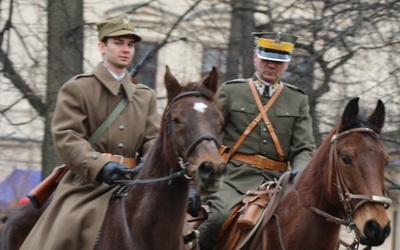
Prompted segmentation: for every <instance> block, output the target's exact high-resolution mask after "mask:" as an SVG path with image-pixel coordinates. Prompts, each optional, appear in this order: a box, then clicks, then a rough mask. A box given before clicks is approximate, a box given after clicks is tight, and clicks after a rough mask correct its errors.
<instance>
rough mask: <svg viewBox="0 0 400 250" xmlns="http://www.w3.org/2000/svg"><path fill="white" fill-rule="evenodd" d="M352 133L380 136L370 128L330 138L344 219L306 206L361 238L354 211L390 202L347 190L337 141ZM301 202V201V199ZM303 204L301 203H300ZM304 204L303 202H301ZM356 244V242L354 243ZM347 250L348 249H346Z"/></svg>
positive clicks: (385, 205) (331, 162) (351, 130)
mask: <svg viewBox="0 0 400 250" xmlns="http://www.w3.org/2000/svg"><path fill="white" fill-rule="evenodd" d="M352 133H370V134H372V135H373V136H375V137H376V138H380V136H379V135H378V134H377V133H376V132H375V131H374V130H372V129H370V128H354V129H350V130H347V131H344V132H341V133H339V134H334V135H333V136H332V138H331V141H330V142H331V148H330V153H329V164H330V166H334V167H335V172H336V187H337V191H338V196H339V201H340V202H341V204H342V205H343V208H344V211H345V215H346V218H344V219H342V218H337V217H335V216H332V215H330V214H328V213H326V212H324V211H321V210H320V209H318V208H316V207H314V206H307V205H306V207H308V208H309V209H310V210H311V211H313V212H315V213H316V214H318V215H320V216H323V217H325V218H326V220H327V221H330V222H334V223H337V224H342V225H344V226H346V228H347V231H348V232H351V231H352V230H354V231H355V232H356V233H357V234H358V235H359V236H361V232H360V230H359V229H358V228H357V226H356V224H355V223H354V221H353V215H354V213H355V211H357V210H358V209H359V208H360V207H361V206H362V205H364V204H366V203H380V204H383V206H384V207H385V208H386V209H387V208H389V206H390V205H391V204H392V200H391V199H390V198H388V197H385V196H380V195H366V194H352V193H351V192H350V190H349V189H348V187H347V185H346V183H345V182H344V179H343V175H342V172H341V171H340V167H339V159H338V157H339V156H338V154H337V153H336V152H337V141H338V140H340V139H342V138H343V137H345V136H347V135H350V134H352ZM296 194H297V196H298V197H299V198H300V199H301V197H300V194H299V193H298V192H297V191H296ZM301 200H302V199H301ZM353 200H359V201H358V202H357V203H356V205H355V206H354V207H352V205H351V201H353ZM302 202H303V201H302ZM303 203H304V202H303ZM355 243H358V242H355ZM355 243H353V244H352V245H351V246H353V247H357V248H351V249H358V244H355ZM348 249H349V248H348Z"/></svg>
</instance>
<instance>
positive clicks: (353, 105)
mask: <svg viewBox="0 0 400 250" xmlns="http://www.w3.org/2000/svg"><path fill="white" fill-rule="evenodd" d="M359 99H360V98H359V97H356V98H353V99H351V100H350V101H349V103H348V104H347V106H346V108H345V110H344V112H343V115H342V121H341V129H345V128H350V127H351V126H353V125H354V124H355V123H356V122H357V119H358V111H359V108H358V100H359Z"/></svg>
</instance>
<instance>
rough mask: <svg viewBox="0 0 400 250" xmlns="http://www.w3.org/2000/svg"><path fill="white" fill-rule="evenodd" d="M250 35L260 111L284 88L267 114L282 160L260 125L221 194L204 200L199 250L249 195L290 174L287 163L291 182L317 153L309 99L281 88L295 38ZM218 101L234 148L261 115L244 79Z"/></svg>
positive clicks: (233, 162) (226, 87)
mask: <svg viewBox="0 0 400 250" xmlns="http://www.w3.org/2000/svg"><path fill="white" fill-rule="evenodd" d="M252 35H254V36H256V37H258V44H257V48H256V51H255V53H254V66H255V73H254V75H253V77H252V80H253V81H252V82H251V83H252V84H254V85H255V87H256V88H255V93H256V94H257V95H259V96H260V97H259V98H260V99H261V102H262V105H265V104H266V103H267V102H268V101H269V100H270V99H271V98H272V97H273V94H275V93H276V92H275V91H276V90H277V87H279V85H280V84H282V85H283V88H282V90H281V92H280V95H277V99H276V100H275V102H274V103H273V105H272V106H271V108H270V109H269V111H268V112H267V116H268V118H269V120H270V123H271V125H272V127H273V129H274V130H275V132H274V133H275V135H276V137H277V138H278V141H279V144H280V146H281V148H282V155H283V157H282V158H281V159H280V158H279V155H278V151H277V146H276V143H275V142H274V139H273V136H271V133H270V132H269V130H268V128H267V127H266V123H264V121H263V120H262V119H261V121H260V122H259V123H258V124H257V126H256V127H255V128H254V129H253V130H252V131H251V133H250V134H249V135H248V136H247V137H246V138H245V139H244V141H243V142H242V143H241V144H240V146H239V147H238V149H237V150H236V151H235V152H234V153H233V155H232V157H231V158H230V160H229V162H228V165H227V169H228V173H227V176H226V178H225V180H224V183H223V184H222V186H221V188H220V189H219V191H217V192H216V193H215V194H213V195H211V196H210V197H208V198H207V204H209V205H210V213H209V216H208V219H207V220H206V221H205V222H204V223H203V224H202V225H201V226H200V227H199V231H200V248H201V249H202V250H205V249H213V247H214V246H215V245H216V242H217V235H218V233H219V231H220V229H221V226H222V224H223V223H224V222H225V220H226V219H227V218H228V217H229V215H230V213H231V209H232V208H233V207H234V206H235V205H236V204H237V203H238V202H240V201H241V200H242V199H243V198H244V197H245V194H246V192H247V191H248V190H257V189H258V188H259V186H260V185H261V184H262V183H264V182H265V181H268V180H273V179H274V178H277V179H278V178H279V177H280V176H281V175H282V173H283V172H285V171H286V170H291V169H290V168H289V164H287V165H286V163H288V162H289V163H290V165H291V166H292V167H293V169H297V170H291V171H293V176H294V173H296V172H297V171H298V169H302V168H304V167H305V166H306V165H307V163H308V162H309V160H310V159H311V157H312V154H313V152H314V149H315V143H314V139H313V134H312V120H311V117H310V114H309V104H308V98H307V96H306V95H305V94H304V93H303V92H302V91H301V90H300V89H298V88H296V87H294V86H292V85H289V84H286V83H282V82H281V77H282V75H283V73H284V72H285V70H286V69H287V67H288V65H289V62H290V60H291V53H292V50H293V48H294V44H295V42H296V40H297V37H296V36H293V35H289V34H285V33H280V32H259V33H253V34H252ZM218 101H219V103H220V104H221V106H222V109H223V114H224V118H225V124H224V127H223V134H222V139H223V144H224V145H227V146H230V147H233V146H234V145H235V143H236V142H237V141H238V139H239V138H240V137H241V135H242V134H243V132H244V131H245V129H246V128H247V126H248V125H249V123H250V122H252V121H253V119H254V118H255V117H256V116H257V115H258V114H259V113H260V111H259V108H258V106H257V104H256V101H255V98H254V97H253V94H252V91H251V88H250V85H249V84H248V81H247V80H246V79H237V80H232V81H228V82H226V83H223V84H222V85H221V88H220V90H219V93H218ZM267 158H268V159H267ZM266 162H268V163H269V164H265V163H266ZM271 162H272V164H271ZM271 166H272V167H271ZM275 166H279V167H275ZM282 166H283V167H282Z"/></svg>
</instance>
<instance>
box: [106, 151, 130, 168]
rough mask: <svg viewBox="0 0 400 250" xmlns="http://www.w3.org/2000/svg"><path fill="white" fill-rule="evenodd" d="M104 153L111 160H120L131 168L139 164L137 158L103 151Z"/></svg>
mask: <svg viewBox="0 0 400 250" xmlns="http://www.w3.org/2000/svg"><path fill="white" fill-rule="evenodd" d="M102 155H103V156H105V157H106V158H107V159H109V160H111V161H115V162H119V163H120V164H122V165H125V166H127V167H130V168H135V167H136V166H137V159H136V158H129V157H124V156H122V155H113V154H110V153H102Z"/></svg>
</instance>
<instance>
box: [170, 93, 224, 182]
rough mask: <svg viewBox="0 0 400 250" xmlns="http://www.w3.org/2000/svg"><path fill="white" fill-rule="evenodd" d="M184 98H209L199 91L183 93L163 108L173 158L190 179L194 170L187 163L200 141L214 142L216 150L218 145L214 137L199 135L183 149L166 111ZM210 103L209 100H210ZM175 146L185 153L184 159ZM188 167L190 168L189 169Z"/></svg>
mask: <svg viewBox="0 0 400 250" xmlns="http://www.w3.org/2000/svg"><path fill="white" fill-rule="evenodd" d="M184 97H203V98H206V99H208V100H210V99H209V97H208V96H206V95H204V94H203V93H201V92H199V91H188V92H184V93H182V94H180V95H177V96H176V97H175V98H173V99H172V100H171V102H170V103H169V104H168V106H167V107H166V108H165V111H166V112H165V116H164V119H165V120H166V121H167V131H168V134H170V135H171V137H172V140H173V143H172V146H173V148H174V151H175V156H176V158H177V160H178V163H179V165H180V167H181V168H182V171H185V172H186V173H185V177H186V178H187V179H191V178H192V174H193V172H194V169H193V167H192V164H191V163H190V162H189V161H187V160H188V159H189V157H190V155H191V154H192V152H193V151H194V149H195V148H196V147H197V145H199V144H200V143H201V142H202V141H205V140H206V141H214V142H215V144H216V146H217V148H219V143H218V140H217V139H216V138H215V136H213V135H200V136H199V137H198V138H196V139H195V140H194V141H193V142H191V143H190V144H189V146H188V147H185V145H183V144H182V143H181V142H180V141H179V140H178V139H177V137H176V135H175V130H174V128H173V126H174V118H172V117H171V116H169V113H168V111H169V110H170V109H171V106H172V104H173V103H174V102H176V101H178V100H180V99H182V98H184ZM210 101H211V100H210ZM176 146H179V147H180V148H181V149H183V151H184V152H185V155H184V157H182V156H181V155H180V154H179V153H178V149H177V147H176ZM184 159H186V162H185V161H184ZM189 167H190V168H189Z"/></svg>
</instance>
